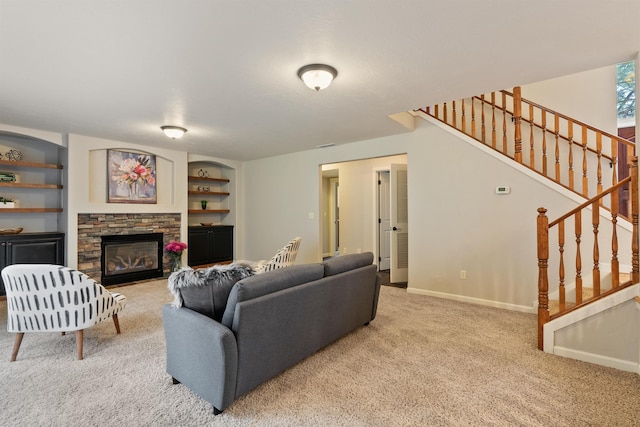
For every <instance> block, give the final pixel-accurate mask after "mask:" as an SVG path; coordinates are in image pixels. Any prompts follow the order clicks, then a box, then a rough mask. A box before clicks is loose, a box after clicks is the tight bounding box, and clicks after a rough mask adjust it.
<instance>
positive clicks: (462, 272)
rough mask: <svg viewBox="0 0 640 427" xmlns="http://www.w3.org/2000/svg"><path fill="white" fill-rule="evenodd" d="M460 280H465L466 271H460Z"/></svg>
mask: <svg viewBox="0 0 640 427" xmlns="http://www.w3.org/2000/svg"><path fill="white" fill-rule="evenodd" d="M460 278H461V279H462V280H467V270H460Z"/></svg>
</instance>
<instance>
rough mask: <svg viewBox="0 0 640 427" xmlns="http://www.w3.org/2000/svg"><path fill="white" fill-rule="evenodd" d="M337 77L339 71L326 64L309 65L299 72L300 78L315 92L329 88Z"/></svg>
mask: <svg viewBox="0 0 640 427" xmlns="http://www.w3.org/2000/svg"><path fill="white" fill-rule="evenodd" d="M337 76H338V71H337V70H336V69H335V68H333V67H332V66H330V65H325V64H309V65H305V66H304V67H302V68H300V69H299V70H298V77H300V79H301V80H302V81H303V82H304V84H306V85H307V86H308V87H309V89H314V90H315V91H319V90H320V89H324V88H326V87H328V86H329V85H330V84H331V82H332V81H333V79H335V78H336V77H337Z"/></svg>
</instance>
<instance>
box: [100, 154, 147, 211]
mask: <svg viewBox="0 0 640 427" xmlns="http://www.w3.org/2000/svg"><path fill="white" fill-rule="evenodd" d="M107 182H108V187H109V188H108V200H107V202H108V203H143V204H155V203H157V188H156V184H157V183H156V156H154V155H153V154H148V153H142V152H132V151H122V150H107Z"/></svg>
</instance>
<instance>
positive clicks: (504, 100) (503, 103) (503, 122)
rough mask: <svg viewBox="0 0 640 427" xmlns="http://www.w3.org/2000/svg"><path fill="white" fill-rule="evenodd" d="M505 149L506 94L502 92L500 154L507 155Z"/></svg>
mask: <svg viewBox="0 0 640 427" xmlns="http://www.w3.org/2000/svg"><path fill="white" fill-rule="evenodd" d="M508 153H509V151H508V150H507V94H506V93H504V92H502V154H505V155H508Z"/></svg>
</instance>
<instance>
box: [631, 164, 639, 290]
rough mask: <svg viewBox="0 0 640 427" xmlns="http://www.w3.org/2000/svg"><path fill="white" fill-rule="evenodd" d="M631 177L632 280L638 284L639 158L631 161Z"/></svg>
mask: <svg viewBox="0 0 640 427" xmlns="http://www.w3.org/2000/svg"><path fill="white" fill-rule="evenodd" d="M629 176H630V177H631V182H630V184H629V191H630V193H631V224H632V227H633V232H632V235H631V263H632V270H631V280H632V281H633V283H638V282H640V256H639V254H638V250H639V243H638V215H639V214H640V208H638V158H637V157H635V156H634V157H633V159H632V160H631V166H630V167H629Z"/></svg>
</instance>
